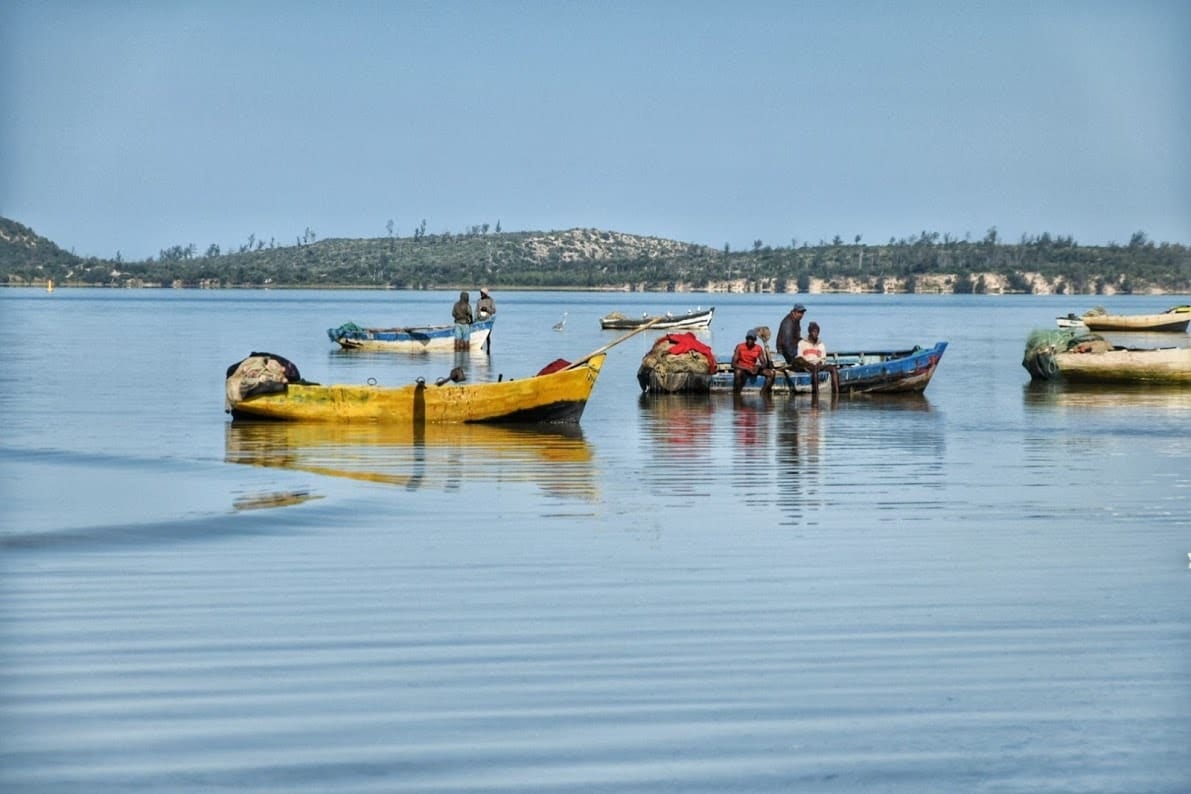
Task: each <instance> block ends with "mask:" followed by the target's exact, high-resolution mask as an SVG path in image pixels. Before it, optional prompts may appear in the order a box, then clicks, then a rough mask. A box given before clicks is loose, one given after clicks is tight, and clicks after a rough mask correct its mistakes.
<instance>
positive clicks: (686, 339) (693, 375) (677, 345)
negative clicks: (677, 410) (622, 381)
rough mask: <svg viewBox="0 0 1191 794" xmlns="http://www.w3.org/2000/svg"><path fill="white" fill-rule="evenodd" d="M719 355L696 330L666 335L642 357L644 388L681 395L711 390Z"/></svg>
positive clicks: (640, 373)
mask: <svg viewBox="0 0 1191 794" xmlns="http://www.w3.org/2000/svg"><path fill="white" fill-rule="evenodd" d="M714 373H715V355H714V354H713V353H712V352H711V348H710V347H708V346H707V345H705V344H703V343H702V342H700V341H699V339H698V338H697V337H696V336H695V335H694V334H692V333H681V334H666V335H665V336H662V337H661V338H659V339H658V340H657V341H656V342H654V344H653V348H651V349H650V351H649V352H648V353H646V354H645V356H644V357H643V358H642V359H641V366H640V367H639V368H638V369H637V382H638V383H639V384H640V385H641V391H654V392H664V393H667V394H678V393H683V392H700V393H701V392H709V391H711V376H712V375H713V374H714Z"/></svg>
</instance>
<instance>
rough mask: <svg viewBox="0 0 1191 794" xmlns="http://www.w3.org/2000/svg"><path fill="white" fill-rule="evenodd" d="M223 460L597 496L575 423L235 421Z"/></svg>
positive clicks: (366, 477) (402, 483)
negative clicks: (520, 485)
mask: <svg viewBox="0 0 1191 794" xmlns="http://www.w3.org/2000/svg"><path fill="white" fill-rule="evenodd" d="M224 459H225V460H226V461H227V462H228V463H238V464H245V465H250V466H267V467H275V468H282V469H291V470H294V471H303V472H308V473H311V474H318V475H324V476H328V477H344V478H348V479H353V480H361V481H365V482H374V483H381V484H385V485H394V486H398V487H401V488H405V489H407V490H416V489H420V488H434V489H439V490H448V491H449V490H458V489H459V488H461V487H462V486H463V485H464V484H465V483H470V482H484V481H499V482H529V483H533V484H536V485H537V486H539V487H541V488H542V489H543V490H545V491H546V492H547V493H550V494H552V495H556V496H560V497H566V498H571V499H583V500H588V501H590V500H593V499H595V498H596V488H595V484H594V483H595V478H594V473H593V465H592V450H591V447H590V446H589V445H588V443H587V442H586V441H585V440H584V438H583V434H582V430H581V429H580V428H579V426H578V425H557V426H545V425H543V426H537V425H535V426H533V427H529V426H527V427H516V426H506V425H501V426H496V425H482V424H425V425H420V426H405V425H402V426H391V425H379V424H370V423H369V424H362V423H307V422H241V421H235V422H231V423H229V424H228V425H227V429H226V438H225V457H224Z"/></svg>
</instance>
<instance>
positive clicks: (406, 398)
mask: <svg viewBox="0 0 1191 794" xmlns="http://www.w3.org/2000/svg"><path fill="white" fill-rule="evenodd" d="M605 358H606V355H604V354H598V355H594V356H591V357H590V358H588V359H586V360H584V361H583V362H582V363H579V364H576V365H573V366H572V367H570V368H568V369H563V370H558V371H556V372H552V373H549V374H545V375H534V376H532V377H528V378H522V379H520V380H516V379H512V380H502V381H491V382H484V383H452V382H447V383H445V384H443V385H442V386H437V385H435V384H432V383H414V384H410V385H408V386H398V387H383V386H369V385H363V386H359V385H331V386H322V385H318V384H304V383H289V384H286V385H284V387H283V388H282V390H280V391H275V392H272V393H265V394H254V395H252V396H249V397H240V395H239V394H238V393H236V390H235V388H234V385H233V378H232V377H229V378H228V387H227V410H228V412H229V413H231V415H232V417H233V418H235V419H275V420H283V421H302V422H378V423H404V424H422V423H452V422H509V423H576V422H578V421H579V418H580V417H581V416H582V415H583V409H584V408H585V407H586V405H587V400H588V398H589V397H590V396H591V391H592V389H593V388H594V386H595V383H596V379H597V378H598V377H599V374H600V370H601V368H602V367H603V365H604V360H605Z"/></svg>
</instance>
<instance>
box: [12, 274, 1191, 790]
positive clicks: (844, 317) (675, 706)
mask: <svg viewBox="0 0 1191 794" xmlns="http://www.w3.org/2000/svg"><path fill="white" fill-rule="evenodd" d="M473 296H474V290H473ZM455 297H456V295H455V293H445V292H444V293H377V292H315V291H310V292H290V291H261V292H198V291H169V290H165V291H149V290H144V291H101V290H66V289H59V290H58V291H56V292H55V293H53V294H52V295H50V294H46V293H44V292H40V291H35V290H13V289H8V290H0V328H2V329H3V331H4V336H5V340H6V343H5V344H4V345H3V346H2V347H0V379H2V386H0V413H2V415H3V417H4V425H3V427H4V432H3V435H2V439H0V475H2V479H0V487H2V489H3V493H2V496H3V502H2V504H3V508H2V509H3V522H2V525H3V526H2V527H0V574H2V580H0V598H2V601H0V789H3V790H6V791H21V792H26V791H28V792H57V791H70V792H113V791H155V792H156V791H163V792H164V791H168V792H192V791H217V790H240V791H254V792H257V791H259V792H327V791H336V792H399V791H411V792H428V791H450V792H526V791H576V792H578V791H583V792H589V791H599V792H609V791H618V792H638V791H645V792H654V791H682V792H688V791H707V792H720V791H744V792H765V791H898V792H921V791H928V790H929V791H998V792H1001V791H1047V792H1049V791H1078V792H1086V791H1113V792H1143V791H1145V792H1176V791H1178V792H1182V791H1186V790H1188V788H1189V787H1191V751H1189V750H1188V748H1189V747H1191V719H1189V716H1188V715H1191V571H1189V570H1188V558H1187V553H1188V552H1191V519H1189V518H1188V516H1189V515H1191V390H1188V389H1182V390H1175V391H1161V392H1153V391H1142V392H1138V391H1121V390H1116V391H1111V392H1108V393H1105V392H1097V391H1086V390H1085V391H1070V390H1064V389H1061V388H1060V389H1054V388H1050V389H1040V390H1039V389H1035V388H1031V387H1030V386H1029V385H1028V376H1027V374H1026V372H1025V370H1024V369H1022V368H1021V366H1020V363H1019V362H1020V360H1021V354H1022V348H1023V343H1024V339H1025V337H1026V335H1027V333H1028V332H1029V330H1030V329H1032V328H1034V327H1051V326H1053V323H1054V317H1055V316H1056V315H1058V314H1066V313H1067V312H1068V311H1076V312H1079V311H1083V310H1085V309H1087V308H1090V307H1091V306H1092V305H1095V304H1098V303H1099V304H1103V305H1106V306H1108V307H1109V308H1111V309H1113V310H1116V311H1121V312H1141V311H1151V310H1153V311H1160V310H1163V309H1165V308H1167V307H1168V306H1170V305H1172V304H1174V303H1178V302H1187V300H1188V298H1187V297H1186V296H1161V297H1124V298H1087V297H1083V298H1044V297H991V296H968V297H957V296H944V297H940V296H872V295H870V296H809V298H808V299H806V303H808V304H809V307H810V311H809V312H808V315H807V320H808V321H809V320H811V319H815V320H818V321H819V322H820V323H821V324H822V325H823V329H824V331H823V336H824V339H825V341H826V342H827V344H828V346H829V347H832V348H836V349H845V348H851V349H855V348H863V347H868V348H882V347H903V346H904V347H909V346H912V345H914V344H923V345H925V344H929V343H933V342H935V341H938V340H947V341H948V342H950V347H949V349H948V351H947V354H946V355H945V357H944V359H943V362H942V364H941V366H940V368H939V370H938V372H937V373H936V375H935V379H934V381H933V382H932V384H931V385H930V388H929V389H928V390H927V392H926V394H925V396H924V397H922V398H920V399H892V400H890V399H886V400H871V399H863V398H857V399H848V398H844V399H842V400H841V401H840V402H838V403H837V404H834V405H833V404H831V403H830V402H827V401H824V402H823V403H822V404H820V405H819V406H817V407H814V406H812V405H811V404H810V401H809V397H805V396H799V397H795V398H792V399H791V398H785V397H775V398H774V399H773V400H772V401H771V402H768V403H767V402H764V401H762V400H761V399H760V398H759V397H751V398H745V399H744V400H743V401H742V402H740V403H739V404H734V402H733V400H732V399H731V397H730V396H728V397H719V396H717V397H715V398H702V399H683V398H668V399H643V398H641V397H640V396H639V393H638V388H637V385H636V381H635V372H636V368H637V364H638V362H639V361H640V359H641V356H642V355H643V354H644V353H645V351H646V350H647V349H648V346H649V345H650V343H651V342H652V340H653V338H655V336H656V334H654V333H646V334H643V335H640V336H637V337H634V338H632V339H630V340H628V341H626V342H624V343H622V344H620V345H618V346H616V347H614V348H613V349H612V350H611V351H610V354H609V359H608V362H607V365H606V366H605V369H604V372H603V374H602V375H601V377H600V381H599V383H598V384H597V385H596V390H595V393H594V395H593V397H592V400H591V402H590V403H589V405H588V409H587V412H586V414H585V415H584V417H583V422H582V425H581V429H580V430H579V431H578V432H575V433H569V434H568V433H561V432H549V433H545V432H533V431H516V430H507V429H500V428H483V427H480V428H453V429H443V428H428V429H427V431H426V433H425V434H424V435H419V436H417V437H414V436H413V435H412V434H411V433H408V432H404V433H403V432H402V431H399V430H393V429H379V428H356V427H347V428H343V427H340V428H335V427H332V428H309V427H306V428H304V427H285V426H282V427H274V428H261V427H252V426H248V427H240V426H232V425H231V424H230V422H229V421H228V419H227V417H226V415H225V414H223V412H222V390H223V375H224V370H225V369H226V368H227V366H228V365H229V364H232V363H234V362H235V361H238V360H239V359H240V358H242V357H244V356H245V355H247V354H248V353H249V352H250V351H253V350H264V351H270V352H274V353H279V354H282V355H285V356H287V357H289V358H291V359H292V360H293V361H294V362H295V363H297V364H298V366H299V367H300V368H301V370H302V374H303V375H304V376H305V377H307V378H308V379H311V380H316V381H320V382H362V381H364V380H366V379H367V378H370V377H371V378H376V380H377V381H379V382H381V383H386V384H399V383H408V382H409V381H411V380H412V379H413V378H415V377H417V376H419V375H421V376H425V377H427V378H428V379H432V378H434V377H439V376H441V375H445V374H446V373H447V372H448V371H449V370H450V368H451V367H452V366H453V365H454V364H455V363H461V364H462V365H463V366H465V367H466V368H467V369H468V371H469V373H470V376H471V377H472V378H473V379H486V378H496V377H498V376H500V375H503V376H505V377H522V376H524V375H527V374H530V373H531V372H533V371H536V370H537V369H538V368H539V367H541V366H542V365H543V364H545V363H547V362H549V361H550V360H552V359H554V358H557V357H560V356H561V357H565V358H569V359H572V360H573V359H576V358H578V357H580V356H582V355H584V354H586V353H588V352H591V351H592V350H594V349H595V348H597V347H599V346H601V345H604V344H606V343H608V342H610V341H612V340H613V339H615V338H616V337H617V334H616V333H614V332H604V331H600V330H599V327H598V323H597V319H598V318H599V317H600V316H601V315H602V314H605V313H607V312H609V311H612V310H622V311H647V310H648V311H655V310H659V309H671V310H674V311H683V310H686V309H689V308H693V307H694V306H696V305H699V304H702V305H708V304H712V305H715V306H716V309H717V313H716V320H715V324H714V326H713V328H712V330H711V331H710V332H708V333H705V334H703V336H704V338H705V339H708V340H710V342H711V343H712V345H713V347H714V348H715V349H716V351H717V352H718V353H719V354H720V355H721V356H727V355H728V354H729V353H730V351H731V347H732V346H733V345H734V344H735V343H736V342H737V341H738V340H739V339H740V338H741V337H742V336H743V333H744V331H745V330H746V329H747V328H749V327H750V326H754V325H759V324H763V325H768V326H769V327H770V328H771V329H772V330H774V331H776V329H777V324H778V321H779V320H780V318H781V316H782V314H783V313H784V312H785V311H786V310H787V309H788V307H789V305H790V303H791V302H792V300H791V299H790V298H788V297H785V296H772V295H766V296H722V295H717V296H708V295H702V294H701V295H623V294H608V295H605V294H570V293H565V294H558V293H503V294H502V293H499V292H498V293H496V299H497V301H498V305H499V312H500V313H499V318H500V319H499V322H498V324H497V327H496V331H495V334H494V337H493V348H494V349H493V352H492V354H491V356H490V357H488V356H482V355H470V356H464V357H462V358H461V359H460V360H459V361H458V362H457V361H456V359H455V358H454V357H453V356H452V355H451V354H447V355H445V356H433V357H421V358H419V357H414V356H408V357H400V356H396V355H393V354H358V353H357V354H345V353H339V352H337V351H335V350H334V349H333V347H332V345H331V344H330V342H329V341H328V340H327V338H326V336H325V334H324V329H326V328H328V327H333V326H337V325H340V324H342V323H344V322H347V321H349V320H351V321H354V322H356V323H358V324H361V325H397V324H421V323H427V322H441V321H445V320H446V319H447V318H448V317H449V313H450V305H451V303H452V302H453V300H454V298H455ZM564 312H565V313H566V324H565V329H564V330H563V331H561V332H555V331H553V330H551V326H552V325H553V324H554V323H556V322H558V321H559V320H560V319H561V318H562V317H563V313H564ZM1175 339H1176V340H1177V341H1178V343H1179V344H1184V345H1186V344H1189V341H1188V335H1183V336H1181V337H1176V338H1175Z"/></svg>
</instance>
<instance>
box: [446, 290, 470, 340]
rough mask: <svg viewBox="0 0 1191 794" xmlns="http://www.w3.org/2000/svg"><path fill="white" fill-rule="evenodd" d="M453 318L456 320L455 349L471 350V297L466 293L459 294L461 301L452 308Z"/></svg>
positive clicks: (456, 302)
mask: <svg viewBox="0 0 1191 794" xmlns="http://www.w3.org/2000/svg"><path fill="white" fill-rule="evenodd" d="M451 316H452V317H453V318H454V319H455V349H456V350H470V349H471V323H472V315H471V296H470V295H468V294H467V292H466V291H464V292H460V293H459V300H457V301H455V305H454V307H452V308H451Z"/></svg>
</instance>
